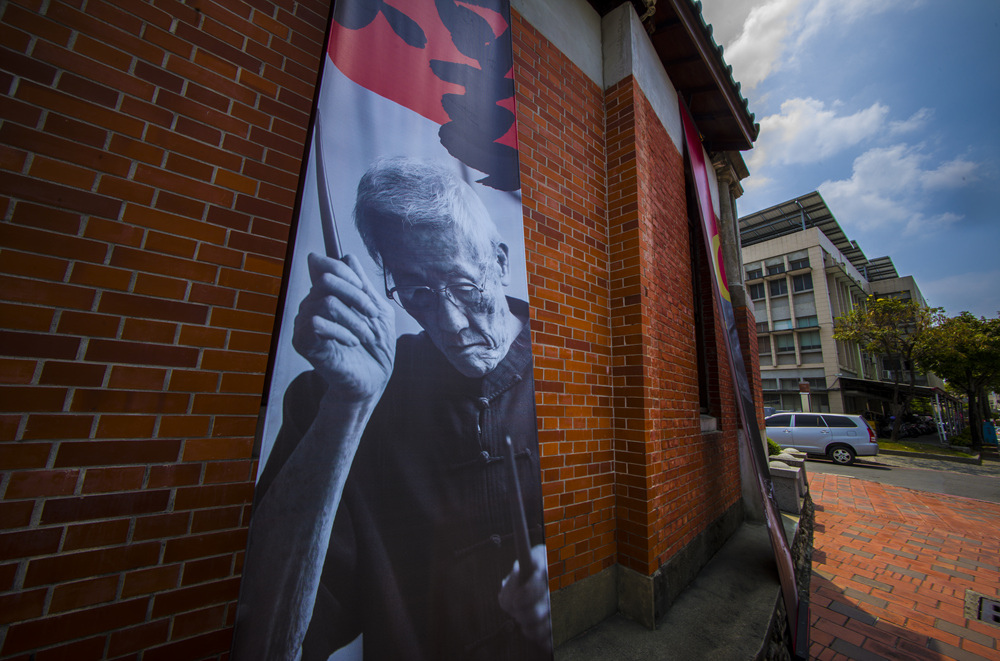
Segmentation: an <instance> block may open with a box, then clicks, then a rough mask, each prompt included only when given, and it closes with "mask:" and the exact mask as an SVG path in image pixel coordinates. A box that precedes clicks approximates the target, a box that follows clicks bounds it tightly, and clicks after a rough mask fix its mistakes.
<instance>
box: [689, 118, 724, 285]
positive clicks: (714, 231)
mask: <svg viewBox="0 0 1000 661" xmlns="http://www.w3.org/2000/svg"><path fill="white" fill-rule="evenodd" d="M685 119H686V120H687V121H685V122H684V133H685V136H684V137H685V139H686V140H687V143H688V145H690V146H691V148H690V149H688V152H689V156H690V158H691V171H692V172H691V174H692V176H693V177H694V183H695V188H696V189H697V191H698V205H699V206H700V207H701V217H702V218H703V219H704V222H705V227H706V229H707V230H708V234H709V236H710V238H711V254H712V261H713V262H714V266H715V276H716V278H717V280H718V283H719V287H720V289H721V294H722V296H723V298H725V299H726V300H727V301H728V300H730V298H729V280H728V279H727V278H726V266H725V263H724V262H723V261H722V240H721V237H720V236H719V225H718V222H717V220H716V217H715V209H713V208H712V189H711V186H710V185H709V183H708V164H707V163H706V162H705V153H704V152H703V151H702V150H701V136H699V135H698V130H697V129H696V128H695V126H694V122H692V121H690V120H689V119H688V118H686V117H685Z"/></svg>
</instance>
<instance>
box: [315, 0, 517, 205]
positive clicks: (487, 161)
mask: <svg viewBox="0 0 1000 661" xmlns="http://www.w3.org/2000/svg"><path fill="white" fill-rule="evenodd" d="M495 4H496V0H469V1H467V2H459V1H457V0H435V1H434V2H428V1H427V0H394V2H393V4H391V5H390V4H388V3H386V2H384V1H383V0H359V1H358V2H354V3H341V4H340V5H338V6H337V9H336V14H335V16H334V20H335V22H334V25H333V29H332V30H331V34H330V43H329V45H328V52H329V55H330V59H331V60H332V61H333V63H334V65H335V66H336V67H337V68H338V69H340V71H341V72H343V73H344V75H346V76H347V77H348V78H350V79H351V80H353V81H354V82H355V83H357V84H359V85H361V86H362V87H365V88H367V89H369V90H371V91H373V92H375V93H376V94H378V95H380V96H383V97H385V98H387V99H390V100H392V101H394V102H396V103H399V104H400V105H402V106H405V107H407V108H409V109H411V110H413V111H415V112H417V113H419V114H420V115H422V116H424V117H426V118H427V119H429V120H431V121H433V122H435V123H437V124H441V125H442V126H441V129H440V131H439V133H438V135H439V137H440V138H441V144H442V145H444V147H445V148H447V150H448V152H449V153H451V155H452V156H454V157H455V158H458V159H459V160H461V161H462V162H463V163H465V164H466V165H468V166H469V167H472V168H475V169H477V170H480V171H481V172H485V173H487V175H489V176H487V177H486V178H484V179H482V180H480V181H481V182H482V183H484V184H486V185H488V186H492V187H494V188H497V189H499V190H516V189H517V188H519V187H520V183H519V181H518V176H517V160H516V159H517V131H516V127H515V123H514V81H513V75H512V74H513V60H512V56H511V49H510V25H509V22H508V21H507V20H506V18H505V17H504V16H505V13H504V12H503V10H502V7H501V6H500V5H496V6H495V7H494V6H493V5H495Z"/></svg>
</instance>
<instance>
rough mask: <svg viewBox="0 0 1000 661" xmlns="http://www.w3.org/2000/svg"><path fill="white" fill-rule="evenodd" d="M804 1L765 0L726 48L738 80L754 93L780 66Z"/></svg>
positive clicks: (753, 10)
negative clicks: (759, 84) (796, 12)
mask: <svg viewBox="0 0 1000 661" xmlns="http://www.w3.org/2000/svg"><path fill="white" fill-rule="evenodd" d="M799 1H800V0H765V1H764V2H760V3H758V4H756V5H755V6H754V7H753V8H752V9H751V10H750V12H749V14H748V15H747V18H746V21H745V22H744V23H743V30H742V31H741V32H740V34H739V36H738V37H736V39H735V40H734V41H733V42H732V45H729V46H725V52H724V56H725V58H726V62H728V63H729V64H731V65H732V66H733V71H734V73H735V76H734V77H735V78H736V80H739V81H740V82H741V83H742V84H743V86H744V87H745V88H747V89H753V88H754V87H756V86H757V85H758V83H760V82H761V81H762V80H764V79H765V78H767V77H768V76H769V75H770V74H771V72H772V71H773V70H774V69H775V68H776V67H777V66H778V64H779V60H780V58H781V56H782V54H783V52H784V50H785V47H786V41H787V40H788V37H789V35H790V34H791V32H792V30H793V28H794V27H795V25H794V22H793V20H792V15H793V13H794V12H795V10H796V9H797V8H798V5H799Z"/></svg>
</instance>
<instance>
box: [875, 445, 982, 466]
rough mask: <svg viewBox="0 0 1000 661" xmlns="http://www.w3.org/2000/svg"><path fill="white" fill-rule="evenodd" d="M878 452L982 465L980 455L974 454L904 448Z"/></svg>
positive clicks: (879, 451) (880, 449) (879, 450)
mask: <svg viewBox="0 0 1000 661" xmlns="http://www.w3.org/2000/svg"><path fill="white" fill-rule="evenodd" d="M878 453H879V454H889V455H896V456H899V457H916V458H918V459H939V460H941V461H953V462H955V463H957V464H975V465H976V466H982V465H983V457H982V455H979V454H977V455H975V456H973V457H954V456H952V455H947V454H931V453H930V452H908V451H906V450H883V449H882V448H879V449H878Z"/></svg>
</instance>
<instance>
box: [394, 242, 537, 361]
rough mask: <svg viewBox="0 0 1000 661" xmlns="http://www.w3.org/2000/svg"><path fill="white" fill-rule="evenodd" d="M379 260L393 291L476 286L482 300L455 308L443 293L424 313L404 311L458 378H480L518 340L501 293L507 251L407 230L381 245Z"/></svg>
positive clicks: (506, 278) (507, 270)
mask: <svg viewBox="0 0 1000 661" xmlns="http://www.w3.org/2000/svg"><path fill="white" fill-rule="evenodd" d="M380 244H381V253H382V260H383V262H384V265H385V267H386V269H387V270H388V271H389V273H390V275H391V276H392V280H393V283H395V285H396V286H397V287H404V286H425V287H430V288H432V289H441V288H442V287H444V286H445V285H460V284H466V285H478V286H481V287H482V288H483V289H484V291H483V296H482V301H481V302H480V303H479V304H478V305H475V306H470V305H465V304H461V303H456V302H455V300H453V299H452V298H451V297H449V296H446V295H445V294H444V293H438V294H435V296H436V297H437V301H436V304H434V305H431V306H430V307H429V308H428V309H426V310H413V309H407V312H408V313H409V314H410V316H412V317H413V318H414V319H416V320H417V323H419V324H420V326H421V327H422V328H423V329H424V330H425V331H426V332H427V335H428V336H429V337H430V339H431V342H433V343H434V346H436V347H437V348H438V349H439V350H440V351H441V353H443V354H444V355H445V357H446V358H447V359H448V361H449V362H450V363H451V364H452V365H453V366H454V367H455V369H457V370H458V371H459V372H460V373H462V374H463V375H465V376H468V377H481V376H483V375H485V374H488V373H489V372H491V371H492V370H493V368H494V367H496V366H497V364H498V363H499V362H500V361H501V360H503V358H504V356H506V355H507V350H508V349H509V348H510V345H511V343H512V342H513V341H514V338H515V337H516V335H517V322H516V320H515V319H514V317H513V315H511V313H510V310H509V308H508V307H507V300H506V298H505V296H504V292H503V289H504V287H505V286H507V284H508V282H509V275H510V268H509V264H508V262H507V247H506V246H504V245H502V244H501V245H500V246H499V247H498V248H497V249H496V250H493V249H492V248H490V247H489V246H488V245H487V246H480V247H479V249H478V250H477V249H476V247H475V246H473V245H472V244H471V243H470V242H469V240H467V239H465V238H464V237H463V236H461V235H460V233H458V232H456V231H453V230H446V231H444V232H442V231H432V230H419V229H418V230H405V231H403V232H399V233H395V234H392V235H390V236H384V237H382V240H381V241H380Z"/></svg>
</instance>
